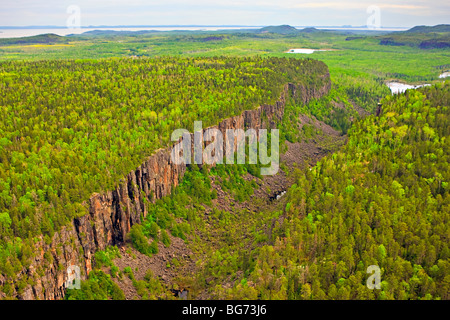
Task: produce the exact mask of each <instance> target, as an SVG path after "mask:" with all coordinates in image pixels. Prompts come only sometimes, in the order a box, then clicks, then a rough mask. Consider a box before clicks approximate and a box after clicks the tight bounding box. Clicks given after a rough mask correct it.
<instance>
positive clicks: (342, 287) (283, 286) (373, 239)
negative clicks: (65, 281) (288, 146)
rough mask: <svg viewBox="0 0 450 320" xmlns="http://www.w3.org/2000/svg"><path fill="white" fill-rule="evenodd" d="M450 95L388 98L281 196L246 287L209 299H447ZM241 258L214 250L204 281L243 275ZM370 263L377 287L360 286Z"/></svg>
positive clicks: (441, 89) (427, 90) (444, 90)
mask: <svg viewBox="0 0 450 320" xmlns="http://www.w3.org/2000/svg"><path fill="white" fill-rule="evenodd" d="M449 89H450V83H448V82H447V83H446V84H440V85H436V86H433V87H424V88H421V89H420V90H417V91H408V92H407V93H406V94H403V95H399V96H394V97H393V96H388V97H386V98H385V99H384V101H383V112H382V114H381V115H380V116H379V117H376V116H374V115H372V116H369V117H367V118H365V119H364V120H361V121H359V122H357V123H356V124H355V125H354V126H353V127H352V128H351V130H350V132H349V142H348V144H347V145H346V146H345V147H343V149H342V150H341V151H339V152H337V153H335V154H333V155H330V156H327V157H325V158H323V159H322V160H321V161H320V162H319V163H318V164H317V165H316V167H314V168H313V170H311V171H310V170H306V172H305V174H304V175H301V176H300V177H299V178H298V180H297V182H296V184H295V185H294V186H292V188H291V189H290V190H289V192H288V193H287V196H286V201H287V203H288V204H289V206H288V205H286V210H285V211H284V213H283V216H284V219H283V220H282V223H278V222H276V223H275V224H274V227H273V228H272V229H271V231H270V235H271V238H268V239H267V240H266V241H264V242H263V246H262V247H261V248H256V249H254V250H253V251H252V252H250V253H249V255H250V256H252V257H253V258H252V259H251V261H252V264H253V267H252V268H251V269H250V270H248V269H247V273H244V277H242V278H238V280H240V279H242V280H244V279H246V283H251V284H252V285H251V286H250V287H251V289H250V288H249V289H246V290H247V291H243V290H244V289H243V288H245V286H243V285H242V283H241V282H242V281H241V282H239V281H236V282H235V284H234V286H233V288H231V289H228V290H223V289H222V287H221V286H218V287H216V288H215V289H214V292H215V296H217V297H220V298H230V299H234V298H236V299H237V298H239V297H241V296H242V294H243V292H247V293H246V294H248V295H249V296H251V297H255V294H256V295H257V297H258V298H262V299H449V298H450V296H449V292H450V282H449V274H450V248H449V242H448V241H447V239H448V234H449V232H450V230H449V227H450V225H449V223H448V221H450V220H449V219H450V190H449V189H448V181H449V180H450V171H449V170H448V168H449V167H448V163H449V161H450V145H449V144H448V141H447V140H448V139H449V136H450V126H449V125H448V124H449V123H450V109H449V101H450V90H449ZM424 128H425V129H424ZM431 133H433V134H431ZM433 155H435V156H433ZM330 195H333V196H330ZM272 223H273V222H272ZM242 254H243V252H241V253H240V255H241V256H240V257H239V255H237V254H236V252H228V251H227V250H226V249H221V250H220V251H217V252H216V255H212V256H211V257H210V258H209V259H208V264H207V267H205V268H209V269H205V272H206V271H207V270H209V271H208V273H206V274H207V275H209V274H212V275H213V276H214V277H217V278H220V277H223V272H224V271H225V270H226V271H227V272H228V274H236V272H237V271H243V272H244V271H245V270H244V269H243V266H242V265H241V264H239V263H235V264H233V262H234V261H239V258H242ZM370 265H377V266H379V267H380V268H381V280H382V283H381V290H376V289H375V290H371V289H369V288H367V286H366V280H367V278H368V276H369V274H367V272H366V271H367V267H368V266H370ZM255 291H256V293H255Z"/></svg>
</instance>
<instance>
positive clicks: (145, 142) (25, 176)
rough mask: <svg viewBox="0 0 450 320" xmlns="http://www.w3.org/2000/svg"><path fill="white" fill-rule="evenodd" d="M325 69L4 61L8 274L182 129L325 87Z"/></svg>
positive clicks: (247, 62)
mask: <svg viewBox="0 0 450 320" xmlns="http://www.w3.org/2000/svg"><path fill="white" fill-rule="evenodd" d="M300 71H301V72H300ZM324 73H326V66H325V65H324V64H323V63H318V62H316V61H313V60H310V59H306V60H298V59H281V58H270V59H267V58H258V57H255V58H224V57H218V58H203V59H192V58H178V59H174V58H159V59H109V60H77V61H71V60H64V61H60V60H58V61H51V60H50V61H40V62H3V63H1V64H0V74H1V78H0V90H1V92H2V95H1V97H0V110H1V113H2V114H3V115H4V117H2V119H1V120H0V133H1V138H0V159H1V161H0V213H1V216H0V223H1V224H0V227H1V229H2V233H1V234H0V245H1V247H0V254H1V255H2V256H4V257H5V258H4V259H2V261H1V262H0V271H1V272H2V273H6V272H7V269H10V267H9V264H11V266H13V265H14V266H15V268H16V270H15V271H18V270H20V268H21V266H22V265H25V266H26V265H27V264H28V259H29V257H30V255H29V254H28V253H27V252H28V251H30V247H31V246H32V244H33V242H34V239H33V238H34V237H36V236H39V235H41V234H43V235H44V236H45V237H46V241H50V239H51V238H52V236H53V234H54V232H55V231H58V230H60V228H61V226H63V225H67V224H68V223H69V222H70V221H71V220H72V219H73V218H74V217H77V216H81V215H84V214H86V213H87V208H86V206H85V205H83V204H82V203H83V201H86V200H88V199H89V197H90V195H91V194H92V193H93V192H102V191H106V190H111V189H112V188H113V187H114V185H115V184H116V183H117V181H119V179H120V178H122V177H123V176H125V175H126V174H127V173H128V172H130V171H131V170H134V169H135V168H136V167H137V166H138V165H140V164H141V163H142V162H143V161H144V159H146V158H147V157H148V156H149V155H150V154H152V152H153V151H154V150H156V149H158V148H159V147H164V146H168V145H169V143H170V134H171V132H172V131H173V130H174V129H177V128H189V129H191V127H192V124H193V122H194V120H203V125H204V126H205V127H206V126H208V125H212V124H216V123H218V122H219V121H220V120H221V119H223V118H226V117H230V116H233V115H237V114H240V113H241V112H242V111H243V110H245V109H250V108H253V107H256V106H257V105H260V104H262V103H273V102H274V101H275V100H277V99H279V97H280V94H281V91H282V89H283V86H284V85H285V84H286V83H287V82H294V83H298V84H305V85H306V84H307V85H317V86H322V85H323V84H324V81H326V80H324V79H322V78H320V77H318V74H324ZM198 192H201V189H198ZM162 221H163V220H161V219H160V220H157V221H156V222H157V223H159V224H160V226H161V227H162V228H164V227H163V226H162V224H163V222H162ZM133 234H134V233H133ZM178 234H179V235H180V236H182V231H181V230H180V231H179V232H178ZM135 235H136V237H137V238H135V239H134V241H135V242H134V243H135V244H136V243H138V242H139V240H138V239H139V230H138V231H137V233H136V234H135ZM152 248H153V249H151V252H155V251H156V250H155V245H153V246H152ZM141 250H144V251H145V252H149V251H148V250H150V249H148V248H143V247H141ZM8 273H9V272H8Z"/></svg>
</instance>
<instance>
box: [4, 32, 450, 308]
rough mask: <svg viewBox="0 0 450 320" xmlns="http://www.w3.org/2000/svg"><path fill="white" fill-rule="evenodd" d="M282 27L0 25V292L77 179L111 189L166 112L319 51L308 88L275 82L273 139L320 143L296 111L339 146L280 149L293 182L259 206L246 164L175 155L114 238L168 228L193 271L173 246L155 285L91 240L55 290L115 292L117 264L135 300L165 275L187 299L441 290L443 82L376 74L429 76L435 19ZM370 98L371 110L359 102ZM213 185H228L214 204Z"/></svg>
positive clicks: (446, 261)
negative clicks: (85, 29)
mask: <svg viewBox="0 0 450 320" xmlns="http://www.w3.org/2000/svg"><path fill="white" fill-rule="evenodd" d="M275 29H276V30H277V32H280V31H279V30H278V29H280V27H275ZM275 29H273V30H275ZM281 29H282V30H281V31H282V32H281V33H283V32H285V31H286V33H287V34H277V33H272V32H273V30H272V29H270V30H272V31H271V32H269V33H258V32H255V33H241V32H237V33H232V32H230V33H223V34H222V33H218V32H216V33H203V32H199V33H197V34H194V33H182V34H181V33H176V32H173V33H167V34H166V33H161V34H155V33H148V34H147V33H143V34H139V35H129V34H125V33H117V34H113V35H103V34H95V33H93V34H92V35H86V36H74V37H58V36H53V35H44V36H36V37H30V38H24V39H21V40H20V41H16V40H13V39H6V40H1V41H0V112H1V114H2V117H1V119H0V281H1V283H0V294H1V293H5V294H6V296H10V295H12V293H13V292H14V291H16V292H19V293H21V292H23V289H24V288H25V286H27V285H28V284H30V283H32V282H33V281H34V280H33V279H31V278H27V277H26V276H23V275H22V276H20V275H19V274H20V273H21V272H23V271H24V270H26V268H27V267H28V266H29V264H30V261H31V259H32V257H33V255H34V254H35V252H33V251H32V248H33V244H34V243H35V242H36V241H38V238H39V237H40V236H43V237H44V239H45V241H46V242H47V243H50V242H51V238H52V237H53V235H54V234H55V232H57V231H59V230H60V228H61V227H62V226H64V225H67V224H68V223H69V222H70V221H72V219H73V218H74V217H79V216H81V215H85V214H86V213H87V212H88V208H87V205H86V200H88V199H89V197H90V196H91V195H92V193H93V192H104V191H108V190H112V189H113V188H114V187H115V185H116V184H117V183H118V181H119V180H120V179H121V178H123V177H124V176H125V175H126V174H127V173H129V172H130V171H131V170H134V169H135V168H136V167H137V166H139V165H140V164H141V163H142V162H143V161H144V160H145V159H146V158H147V157H148V156H149V155H151V154H152V153H153V151H155V150H156V149H158V148H161V147H166V146H168V145H169V144H170V134H171V133H172V131H173V130H174V129H178V128H186V129H188V130H189V131H191V130H192V124H193V121H194V120H202V121H203V127H206V126H209V125H215V124H217V123H218V122H219V121H220V120H221V119H224V118H227V117H230V116H233V115H237V114H240V113H241V112H242V111H243V110H248V109H251V108H254V107H256V106H258V105H260V104H262V103H265V104H266V103H273V102H274V101H275V100H278V99H279V97H280V94H281V92H282V89H283V86H284V85H285V84H286V83H288V82H292V83H295V84H301V85H305V86H317V87H320V86H322V85H324V82H323V81H325V80H324V79H323V78H321V77H319V76H318V75H319V74H324V73H327V72H328V68H329V71H330V73H331V80H332V87H331V90H330V92H329V93H328V94H327V95H326V96H324V97H322V98H320V99H313V100H312V101H310V102H309V103H308V104H302V103H299V101H295V100H294V99H291V98H289V97H288V98H287V100H286V102H287V103H286V107H285V113H284V117H283V119H282V121H280V122H278V123H277V127H278V128H279V129H280V131H281V132H280V133H281V136H280V137H281V141H280V142H281V145H282V148H281V150H282V151H283V152H284V151H286V150H287V149H288V144H290V143H297V144H298V143H302V142H305V143H311V144H318V145H320V147H321V148H323V149H324V150H328V151H332V148H329V146H328V145H326V142H324V141H322V140H320V139H319V138H318V137H319V136H321V135H322V136H323V135H325V134H324V132H321V130H319V129H317V128H316V127H314V126H313V125H307V124H303V125H301V124H300V120H299V116H300V115H302V116H303V115H304V116H309V117H311V118H314V119H317V120H318V121H323V123H325V124H328V125H330V126H331V127H332V128H333V129H335V130H337V131H338V132H339V133H340V134H341V135H346V136H347V138H348V139H347V141H348V143H347V144H346V145H345V146H344V147H343V148H342V149H340V150H339V151H338V152H336V153H334V154H330V155H328V156H327V157H325V158H323V159H322V160H321V161H320V162H318V163H317V165H315V166H313V167H312V168H310V169H309V170H308V168H306V167H305V168H304V170H299V169H298V168H291V167H287V166H286V165H285V164H283V163H282V164H281V166H280V169H281V170H282V171H283V172H285V173H286V174H287V175H288V176H289V178H292V179H293V181H294V182H295V184H294V185H293V186H291V187H290V188H289V189H288V190H287V194H286V195H285V196H284V197H283V198H281V200H280V201H278V202H276V203H272V204H270V205H267V203H266V201H265V200H266V199H261V198H255V197H253V195H254V194H255V192H257V191H258V188H260V185H261V184H262V183H261V181H262V177H261V176H260V175H259V166H258V165H217V166H214V167H212V168H210V167H207V166H203V167H201V168H199V167H197V166H195V165H193V166H190V167H189V168H188V169H187V171H186V174H185V176H184V178H183V180H182V182H181V184H180V185H179V186H178V187H177V188H175V190H174V191H173V192H172V194H171V195H170V196H167V197H164V198H163V199H160V200H158V201H156V203H155V204H153V205H151V206H149V207H148V214H147V216H146V217H145V219H142V223H141V224H135V225H133V226H132V228H131V231H130V233H129V234H128V235H127V237H126V243H125V247H128V249H127V250H129V248H130V247H132V248H134V249H133V250H137V252H138V253H140V254H143V255H145V256H147V257H153V256H154V255H157V254H158V250H159V249H158V248H160V249H161V248H162V247H163V248H170V247H171V246H172V242H173V239H174V237H176V238H178V240H179V239H182V240H183V242H184V243H185V244H186V246H188V247H189V248H190V249H191V250H192V251H193V255H194V256H195V258H196V259H198V260H197V261H196V265H197V267H196V269H195V272H194V273H192V274H187V273H184V272H183V271H182V269H181V266H180V264H181V263H180V261H181V258H180V257H175V258H172V259H171V260H170V261H168V262H167V269H171V270H172V269H174V270H177V272H178V270H179V275H178V277H176V278H175V279H174V281H173V283H172V286H170V285H167V283H164V282H163V281H161V279H160V278H158V277H157V276H155V275H154V274H153V273H152V272H151V270H150V269H149V270H147V272H146V273H145V276H144V277H143V278H139V279H138V278H137V277H136V276H135V273H136V274H137V273H138V271H139V270H137V269H132V268H131V267H129V266H128V267H125V268H122V269H120V268H119V267H118V266H116V265H115V262H114V261H115V260H117V259H119V258H121V255H122V254H123V251H120V250H119V249H118V248H117V247H108V248H107V249H106V250H105V251H98V252H97V253H96V254H95V258H94V270H93V271H92V272H91V273H90V274H89V275H88V278H87V280H86V281H83V282H82V288H81V290H68V291H67V294H66V299H71V300H72V299H124V298H125V295H124V292H122V290H121V289H120V287H119V286H118V283H119V284H123V283H124V282H125V280H126V281H131V283H132V286H133V287H134V289H135V290H136V292H137V295H138V296H139V297H140V298H142V299H172V298H173V295H172V292H171V291H170V289H173V288H175V287H177V286H178V284H182V285H183V286H184V287H187V288H189V290H190V297H191V298H202V299H204V298H217V299H305V300H308V299H450V295H449V292H450V248H449V243H450V242H449V238H450V217H449V214H450V196H449V192H450V185H449V180H450V172H449V167H448V163H449V160H450V159H449V151H450V150H449V143H448V139H449V134H450V127H449V126H448V124H449V120H450V119H449V109H448V108H449V101H450V100H449V92H450V90H449V87H450V84H449V83H448V81H447V82H446V83H444V84H442V83H438V84H437V85H435V86H430V87H424V88H421V89H419V90H409V91H407V92H406V94H401V95H395V96H391V95H390V90H389V89H388V87H387V86H386V85H385V81H387V80H392V79H396V80H400V81H411V82H416V83H417V82H420V83H423V82H425V81H426V82H430V83H435V82H437V81H440V80H437V77H438V75H439V74H440V73H442V72H444V71H446V70H448V67H449V65H448V59H449V53H448V49H445V47H439V46H436V45H439V43H441V42H446V43H447V42H448V32H447V31H446V30H440V32H441V33H439V34H438V33H436V34H435V33H430V34H426V33H424V31H423V30H422V29H420V28H419V29H417V30H416V31H417V32H419V34H416V33H414V32H413V33H411V32H410V33H408V32H405V33H394V34H391V35H382V36H379V37H378V36H368V35H360V36H351V35H350V36H349V35H348V34H347V35H346V34H339V33H335V32H324V31H319V30H309V31H311V32H293V33H292V34H291V32H290V31H292V29H291V27H289V28H288V26H281ZM270 30H269V31H270ZM435 40H436V41H437V42H436V41H435ZM383 41H384V42H383ZM396 41H399V43H400V44H399V43H396ZM427 41H432V43H431V44H430V43H428V42H427ZM433 41H435V42H433ZM423 42H426V43H425V44H426V45H424V47H423V48H422V47H421V44H422V43H423ZM438 42H439V43H438ZM427 43H428V44H427ZM296 47H306V48H319V49H332V50H331V51H324V52H316V53H314V54H312V55H310V56H309V57H313V58H314V59H318V60H321V61H323V62H319V61H316V60H313V59H303V58H301V57H303V56H302V55H296V54H289V53H286V51H287V50H288V49H290V48H296ZM78 58H80V59H78ZM74 59H77V60H74ZM16 60H24V61H16ZM324 62H325V63H326V64H327V65H328V66H327V65H326V64H325V63H324ZM412 65H413V66H414V67H411V66H412ZM382 97H384V99H383V101H382V105H383V106H382V112H381V114H380V115H379V116H376V115H370V116H367V115H368V114H369V113H372V114H373V113H374V112H375V109H376V106H377V103H378V102H379V101H380V99H381V98H382ZM366 116H367V117H366ZM303 165H304V164H303ZM217 186H220V190H222V191H224V192H225V194H226V195H227V196H228V198H227V201H228V202H229V206H228V207H226V208H225V209H224V208H223V207H220V206H219V205H218V202H217V201H218V200H217V199H218V197H220V195H218V193H217V190H218V189H217ZM289 186H290V185H287V186H285V187H289ZM259 191H260V190H259ZM270 192H271V191H270V190H268V191H267V190H266V193H267V194H270ZM222 197H223V195H222ZM250 208H252V209H250ZM255 208H257V209H256V210H255ZM171 239H172V240H171ZM122 249H123V248H122ZM121 252H122V253H121ZM44 259H46V260H48V261H50V260H51V259H52V254H50V253H46V254H45V255H44ZM370 265H378V266H379V267H380V268H381V271H382V274H381V280H382V283H381V286H382V287H381V290H370V289H368V288H367V287H366V279H367V277H368V274H367V272H366V270H367V267H368V266H370ZM59 267H61V268H62V267H63V266H59ZM178 268H179V269H178ZM141 271H142V270H141ZM18 275H19V278H18ZM2 284H3V285H2ZM173 285H175V286H173Z"/></svg>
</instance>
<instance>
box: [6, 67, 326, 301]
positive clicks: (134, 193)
mask: <svg viewBox="0 0 450 320" xmlns="http://www.w3.org/2000/svg"><path fill="white" fill-rule="evenodd" d="M318 77H320V78H322V81H321V82H322V84H323V85H322V86H320V87H306V86H303V85H301V86H297V85H294V84H287V85H285V87H284V90H283V92H282V94H281V97H280V99H279V101H277V102H276V103H275V104H273V105H269V104H267V105H261V106H260V107H258V108H256V109H253V110H247V111H244V112H243V113H242V114H241V115H239V116H235V117H231V118H228V119H225V120H223V121H221V122H220V123H219V124H218V125H217V126H215V128H217V129H219V130H221V131H222V132H223V133H225V130H227V129H247V128H254V129H258V128H266V127H271V128H273V127H274V126H275V123H276V121H277V120H281V119H282V117H283V113H284V107H285V104H286V98H287V96H288V95H291V96H293V97H294V98H296V99H300V101H302V102H304V103H307V102H308V101H310V100H311V99H312V98H319V97H321V96H323V95H325V94H327V93H328V91H329V90H330V87H331V82H330V77H329V74H328V72H327V73H325V74H322V75H318ZM206 129H207V128H205V129H204V130H206ZM171 149H172V148H167V149H160V150H158V151H156V152H155V153H154V154H153V155H152V156H150V157H149V158H148V159H147V160H146V161H145V162H144V163H143V164H142V165H140V166H139V167H138V168H137V169H136V170H134V171H132V172H130V173H129V174H128V175H127V176H126V177H125V179H123V181H121V182H119V183H118V185H117V187H116V189H115V190H112V191H108V192H106V193H102V194H93V195H92V196H91V197H90V199H89V214H87V215H85V216H82V217H79V218H76V219H74V220H73V223H72V224H71V225H70V226H67V227H64V228H63V229H62V230H61V231H59V232H57V233H55V235H54V236H53V238H52V239H51V242H50V243H48V242H49V241H47V243H46V242H45V241H44V240H43V239H42V240H40V241H39V242H38V243H36V246H35V252H36V255H35V257H34V259H33V261H32V263H31V265H30V266H29V267H28V268H27V269H26V270H23V272H22V273H21V274H19V275H18V276H19V277H27V278H32V279H35V281H34V282H33V285H28V286H27V287H25V288H22V289H20V290H19V289H17V288H16V296H17V297H18V298H19V299H62V298H63V297H64V293H65V289H66V287H67V283H66V281H67V279H68V274H67V269H68V267H69V266H77V267H78V268H79V269H80V272H81V279H86V277H87V275H88V274H89V272H90V271H91V270H92V268H93V267H92V266H93V263H94V261H93V260H94V254H95V252H96V251H98V250H103V249H105V248H106V247H107V246H109V245H121V244H123V242H124V240H125V237H126V235H127V233H128V232H129V230H130V228H131V226H132V225H134V224H136V223H140V222H141V219H142V217H145V216H146V215H147V211H148V206H149V205H151V204H152V203H153V202H154V201H156V200H157V199H160V198H162V197H164V196H166V195H168V194H170V192H171V191H172V189H173V188H175V187H176V186H177V185H178V184H179V182H180V180H181V179H182V177H183V175H184V173H185V171H186V165H184V164H180V165H177V164H174V163H172V162H171V161H170V152H171ZM0 281H1V278H0ZM0 295H1V292H0ZM0 298H1V296H0Z"/></svg>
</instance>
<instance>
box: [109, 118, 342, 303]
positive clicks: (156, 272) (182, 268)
mask: <svg viewBox="0 0 450 320" xmlns="http://www.w3.org/2000/svg"><path fill="white" fill-rule="evenodd" d="M299 119H300V122H299V127H300V129H301V126H302V125H304V124H309V125H312V126H313V127H314V129H317V131H318V132H320V133H319V134H316V135H315V136H314V137H312V138H310V139H304V141H302V142H296V143H290V142H288V141H286V142H285V144H286V145H285V147H284V149H281V150H284V152H283V153H282V154H281V156H280V163H281V164H282V165H281V166H280V170H279V171H278V173H277V174H276V175H271V176H263V178H262V179H260V178H257V177H254V176H252V175H250V174H247V175H246V176H245V177H244V179H246V180H250V179H252V180H255V182H256V183H257V185H258V187H257V188H255V190H254V194H253V195H252V196H251V197H250V199H249V200H247V201H243V202H237V201H235V200H234V198H233V197H232V196H231V195H230V194H229V193H228V192H226V191H224V190H222V188H221V185H220V183H219V181H216V179H217V178H216V177H215V176H210V179H211V186H212V188H214V189H216V191H217V198H216V199H214V200H213V201H212V206H205V213H204V214H205V223H206V226H207V228H206V230H207V232H203V234H201V233H197V234H196V236H197V239H196V246H195V249H194V246H193V241H191V239H189V238H188V239H187V241H184V240H182V239H180V238H176V237H173V236H171V235H170V238H171V245H170V246H169V247H165V246H164V245H163V244H162V243H161V242H159V244H158V248H159V252H158V253H157V254H155V255H152V256H151V257H149V256H147V255H144V254H142V253H139V252H138V251H137V250H136V249H134V248H133V247H132V245H131V243H129V242H126V243H125V244H124V245H123V246H122V247H121V248H120V251H121V257H120V258H116V259H115V260H114V264H115V265H116V266H117V267H118V268H119V269H120V270H121V271H123V270H124V268H126V267H130V268H131V269H132V270H133V272H134V276H135V279H136V280H142V279H144V277H145V275H146V273H147V271H148V270H149V269H150V270H151V271H152V273H153V276H155V277H158V279H159V280H160V281H161V283H163V284H164V285H165V286H166V287H167V288H169V289H172V288H176V289H177V290H182V289H187V290H188V291H191V293H192V290H191V288H190V287H191V286H192V283H189V281H185V280H184V279H194V278H195V274H196V273H197V272H198V271H199V268H201V266H202V264H203V263H204V261H205V259H206V258H207V256H206V253H205V252H206V251H202V250H201V249H199V246H198V243H199V241H200V242H203V243H204V244H205V246H207V247H210V248H214V247H217V248H218V247H220V246H221V245H223V242H222V241H221V240H222V239H221V237H223V235H221V234H220V233H218V232H216V230H215V227H214V220H212V219H208V216H209V214H210V213H211V211H212V210H214V209H218V210H225V211H227V212H231V213H233V214H239V213H240V212H242V210H245V211H246V212H250V213H256V212H262V211H265V212H270V211H273V210H280V209H282V208H283V206H285V203H284V201H283V197H282V196H281V195H282V194H283V191H286V190H287V189H288V188H289V187H290V186H291V185H292V184H293V183H294V181H295V176H296V175H299V174H303V173H302V172H303V170H308V168H309V167H312V166H314V165H315V163H316V162H317V161H319V160H320V159H321V158H322V157H324V156H326V155H327V154H329V153H332V152H334V151H336V150H337V149H338V148H339V147H340V146H341V145H343V144H344V143H345V142H346V136H345V135H344V136H343V135H341V134H340V133H339V132H338V131H336V130H334V129H333V128H332V127H330V126H329V125H327V124H325V123H323V122H321V121H318V120H317V119H315V118H314V117H308V116H304V115H302V116H300V118H299ZM283 169H284V170H283ZM277 195H280V196H279V197H277ZM269 229H270V228H269ZM249 236H251V235H249V234H246V233H245V231H244V232H243V235H242V237H243V238H244V239H245V238H247V237H249ZM236 241H239V240H238V239H236ZM194 250H195V251H194ZM174 262H176V263H174ZM106 271H107V270H106ZM113 279H114V281H115V282H116V283H117V284H118V285H119V287H120V288H121V289H122V290H123V291H124V293H125V297H126V299H127V300H133V299H140V296H139V295H138V293H137V290H136V288H135V287H134V286H133V283H132V281H131V280H130V279H129V278H128V277H126V276H124V277H122V278H121V279H120V280H119V279H118V278H113ZM212 280H213V279H206V281H207V282H209V281H212ZM232 284H233V280H232V279H231V278H230V279H228V281H225V283H222V285H223V286H224V287H231V286H232ZM177 292H178V291H177ZM189 298H193V299H208V298H210V296H209V294H208V292H207V290H202V291H201V292H195V294H191V295H190V296H189Z"/></svg>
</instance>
